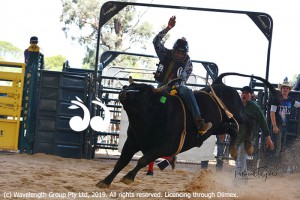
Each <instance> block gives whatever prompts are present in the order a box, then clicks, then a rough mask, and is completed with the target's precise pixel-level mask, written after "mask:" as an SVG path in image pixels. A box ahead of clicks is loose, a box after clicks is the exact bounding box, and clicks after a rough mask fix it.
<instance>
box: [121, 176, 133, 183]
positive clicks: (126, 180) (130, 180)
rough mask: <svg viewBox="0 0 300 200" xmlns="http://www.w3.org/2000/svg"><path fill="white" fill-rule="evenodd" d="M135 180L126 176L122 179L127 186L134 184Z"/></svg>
mask: <svg viewBox="0 0 300 200" xmlns="http://www.w3.org/2000/svg"><path fill="white" fill-rule="evenodd" d="M133 181H134V180H133V179H130V178H127V177H126V176H124V177H123V178H121V182H122V183H125V184H126V185H129V184H131V183H132V182H133Z"/></svg>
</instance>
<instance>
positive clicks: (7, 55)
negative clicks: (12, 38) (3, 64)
mask: <svg viewBox="0 0 300 200" xmlns="http://www.w3.org/2000/svg"><path fill="white" fill-rule="evenodd" d="M22 56H23V54H22V50H21V49H19V48H18V47H16V46H14V45H13V44H12V43H9V42H6V41H0V60H3V61H10V62H22V58H23V57H22Z"/></svg>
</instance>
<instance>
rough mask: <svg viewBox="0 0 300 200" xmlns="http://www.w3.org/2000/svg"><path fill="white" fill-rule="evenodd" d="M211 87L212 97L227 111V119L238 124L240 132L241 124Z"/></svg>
mask: <svg viewBox="0 0 300 200" xmlns="http://www.w3.org/2000/svg"><path fill="white" fill-rule="evenodd" d="M209 87H210V89H211V95H212V96H213V97H214V98H215V99H216V101H217V102H218V104H219V105H220V106H221V108H222V109H223V110H224V111H225V113H226V115H227V117H228V118H229V119H231V118H232V119H233V120H234V122H235V123H236V125H237V130H238V131H239V129H240V126H239V123H238V122H237V121H236V119H235V118H234V116H233V114H232V113H231V112H230V111H229V110H228V108H227V107H226V106H225V104H224V103H223V101H222V100H221V99H220V98H219V97H218V96H217V95H216V93H215V91H214V89H213V88H212V87H211V85H210V84H209Z"/></svg>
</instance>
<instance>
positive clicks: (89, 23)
mask: <svg viewBox="0 0 300 200" xmlns="http://www.w3.org/2000/svg"><path fill="white" fill-rule="evenodd" d="M123 1H126V0H123ZM105 2H106V1H105V0H62V5H63V10H62V14H61V17H60V20H61V22H63V23H64V27H63V31H64V32H65V34H66V36H67V37H70V38H71V39H72V40H74V41H77V42H79V44H80V45H82V46H84V47H85V48H86V55H85V58H84V60H83V64H89V65H90V66H91V67H92V68H94V62H95V55H96V52H95V51H96V46H97V44H96V42H97V32H98V28H99V26H98V23H99V14H100V8H101V6H102V5H103V3H105ZM142 16H143V13H137V12H136V10H135V8H134V7H133V6H127V7H125V8H124V9H123V10H121V11H120V12H119V14H117V15H116V16H114V17H113V18H112V19H111V20H109V21H108V22H107V23H106V24H105V25H104V26H103V27H102V29H101V36H100V38H101V41H100V44H101V49H100V51H101V52H103V51H105V50H117V51H128V50H129V49H131V48H134V47H138V48H146V47H145V43H146V42H145V41H146V40H148V39H149V38H151V37H152V35H153V31H152V25H151V24H150V23H147V22H143V23H141V21H140V20H141V18H142ZM117 62H122V60H119V61H117Z"/></svg>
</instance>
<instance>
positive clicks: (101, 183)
mask: <svg viewBox="0 0 300 200" xmlns="http://www.w3.org/2000/svg"><path fill="white" fill-rule="evenodd" d="M96 187H98V188H108V187H109V184H106V183H104V182H103V181H99V182H98V183H97V184H96Z"/></svg>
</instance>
